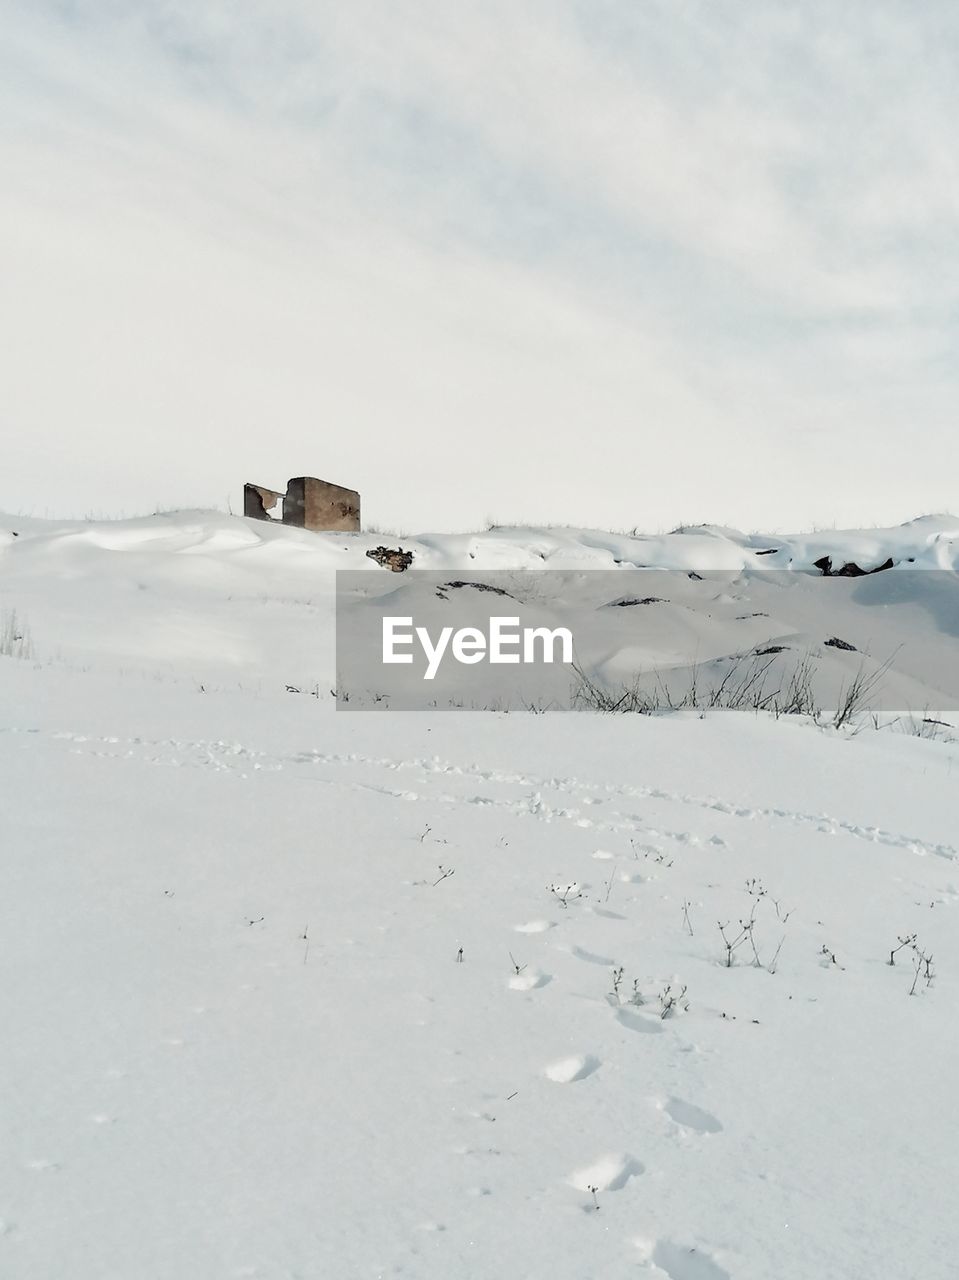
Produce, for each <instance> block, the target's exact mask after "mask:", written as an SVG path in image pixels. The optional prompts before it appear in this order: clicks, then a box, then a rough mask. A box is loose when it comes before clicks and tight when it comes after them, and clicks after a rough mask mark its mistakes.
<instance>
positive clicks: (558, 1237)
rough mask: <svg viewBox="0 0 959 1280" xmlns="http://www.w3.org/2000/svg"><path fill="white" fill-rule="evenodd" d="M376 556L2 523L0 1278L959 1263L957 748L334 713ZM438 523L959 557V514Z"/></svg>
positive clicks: (726, 548)
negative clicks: (829, 526) (858, 529)
mask: <svg viewBox="0 0 959 1280" xmlns="http://www.w3.org/2000/svg"><path fill="white" fill-rule="evenodd" d="M14 533H16V534H17V536H16V537H14V536H13V535H14ZM383 541H386V542H388V543H389V544H390V545H395V544H396V539H395V538H392V539H391V538H388V537H385V536H379V535H378V536H373V535H360V536H354V537H351V536H347V535H322V536H320V535H311V534H306V533H298V532H296V531H293V530H288V529H279V528H271V527H269V526H266V525H262V524H258V523H253V522H249V521H245V520H242V519H238V518H233V517H227V516H218V515H216V514H212V513H187V514H183V513H179V514H175V515H171V516H158V517H150V518H147V519H143V520H139V521H123V522H115V523H85V522H73V523H65V522H38V521H26V520H18V519H14V518H6V519H5V520H4V521H2V522H0V609H2V610H3V611H4V613H3V616H4V617H6V619H7V620H8V622H9V619H10V618H11V616H12V614H13V611H14V610H15V611H16V615H17V620H18V621H17V626H16V634H17V635H18V636H20V637H21V639H20V640H19V641H18V651H19V652H20V653H22V654H25V655H26V656H21V657H14V656H4V657H0V787H2V790H0V823H2V827H0V840H2V846H0V847H2V851H3V853H2V857H3V869H4V873H5V874H4V886H5V891H4V893H3V894H2V895H0V937H2V938H3V943H4V954H5V958H6V964H5V975H4V982H3V984H2V987H0V1025H2V1026H3V1028H4V1033H5V1034H4V1042H5V1048H4V1053H3V1055H2V1058H0V1089H2V1097H3V1100H4V1105H3V1112H4V1120H3V1126H4V1133H3V1141H2V1146H0V1274H2V1275H3V1276H4V1277H10V1278H11V1280H194V1278H196V1280H221V1278H222V1280H227V1278H232V1277H256V1278H258V1280H293V1278H296V1280H353V1277H357V1278H367V1277H368V1278H370V1280H373V1278H375V1277H389V1276H406V1277H411V1278H413V1280H420V1278H423V1280H434V1278H435V1280H459V1277H464V1278H467V1277H469V1278H475V1280H501V1278H506V1277H509V1278H511V1280H512V1278H513V1277H516V1278H517V1280H525V1278H529V1280H541V1278H542V1280H593V1278H595V1280H618V1278H619V1277H631V1276H637V1277H643V1276H646V1277H649V1278H650V1280H773V1278H775V1280H809V1277H814V1276H815V1277H820V1276H821V1277H824V1278H825V1277H828V1280H876V1278H879V1277H897V1278H899V1277H901V1278H903V1280H947V1277H953V1276H954V1275H955V1274H956V1273H957V1269H959V1227H957V1225H956V1218H955V1212H954V1207H953V1200H954V1193H953V1187H954V1184H955V1182H956V1180H957V1175H959V1144H957V1142H956V1137H955V1124H954V1116H955V1092H956V1083H955V1081H956V1067H957V1065H959V999H957V996H956V992H957V981H956V978H957V975H959V930H957V915H956V913H957V911H959V865H957V859H959V823H957V815H959V804H957V800H956V794H957V783H959V745H957V744H956V743H955V742H953V741H951V740H950V739H951V736H952V735H951V734H949V733H948V732H946V733H943V734H942V735H941V737H940V739H939V740H934V741H930V740H924V739H923V738H921V737H916V736H912V735H910V734H905V733H901V732H895V731H881V732H876V731H874V730H872V729H868V730H865V731H863V732H862V733H859V734H858V735H850V734H846V733H837V732H836V731H835V730H832V729H829V728H826V727H822V726H819V725H816V724H814V723H812V722H811V721H810V720H808V719H804V718H798V717H784V718H782V719H780V720H774V719H773V718H771V717H768V716H765V715H754V714H750V713H739V712H709V713H707V714H706V715H705V716H702V717H701V716H700V715H699V714H697V713H695V712H679V713H677V714H673V715H668V716H655V717H650V716H634V715H620V716H601V715H590V714H586V713H581V714H563V713H556V714H553V715H525V714H508V715H504V714H492V713H487V714H474V713H469V712H444V713H442V714H430V713H425V712H424V713H402V712H392V713H383V714H369V715H350V714H344V713H342V712H339V713H335V712H334V710H333V699H332V698H331V696H330V693H329V690H330V687H331V685H332V683H333V681H334V678H335V671H334V664H333V655H332V616H333V588H332V578H333V574H332V572H331V570H333V569H335V568H339V567H344V568H346V567H349V568H351V569H356V568H361V567H366V566H369V569H370V573H371V575H376V576H374V577H371V582H379V581H380V577H382V581H383V582H385V583H389V585H390V586H391V587H395V586H397V583H398V582H399V583H402V582H403V581H404V579H402V578H398V579H395V580H394V578H393V577H392V575H388V574H386V573H385V572H384V571H382V570H380V569H378V568H377V567H376V566H375V565H373V563H372V561H369V560H367V559H366V558H365V551H366V550H367V549H368V548H370V547H372V546H375V545H376V544H377V543H379V542H383ZM401 541H402V545H403V546H404V547H408V548H410V549H413V550H414V551H415V552H416V556H417V561H416V563H417V567H423V568H432V569H444V570H445V569H451V570H452V569H456V570H465V569H467V568H479V569H483V570H489V571H494V570H497V571H515V570H520V569H528V568H531V567H536V565H537V563H538V565H539V567H542V566H543V565H544V564H545V565H546V566H547V567H550V568H556V569H580V568H585V567H591V568H602V569H607V570H613V569H615V567H616V565H617V563H620V564H624V565H625V566H627V567H629V566H633V565H636V564H647V565H654V566H660V567H664V568H673V569H696V570H717V571H718V570H734V571H737V572H738V571H739V570H741V569H743V568H748V567H750V566H751V564H752V563H753V557H754V556H755V554H756V552H757V550H765V549H767V548H768V547H770V546H775V547H776V548H777V549H778V550H777V556H779V557H780V563H779V564H777V566H776V567H777V568H782V569H785V568H786V567H787V566H788V567H792V568H809V567H810V566H811V565H812V564H813V562H814V561H815V560H816V559H817V558H819V557H821V556H822V555H824V554H830V555H833V556H836V557H840V558H841V557H846V558H848V559H851V560H856V561H857V562H858V563H860V564H863V565H864V564H866V562H869V564H870V565H876V564H879V563H881V562H882V561H883V560H884V559H885V558H886V557H887V556H890V555H891V556H892V557H893V558H894V559H895V560H896V562H897V564H898V563H899V562H906V563H908V562H909V557H913V560H912V563H911V566H910V567H911V568H912V569H919V568H926V569H934V570H938V571H940V572H942V571H946V572H947V573H948V572H949V571H954V570H955V569H956V568H957V566H959V521H956V520H954V519H951V518H949V517H929V518H927V519H925V520H920V521H915V522H912V523H911V524H910V525H907V526H904V527H903V528H902V529H899V530H890V531H869V532H862V533H854V534H845V533H838V532H835V531H829V532H824V533H821V534H817V535H806V536H803V537H795V538H789V539H785V538H782V537H778V538H776V539H773V540H769V539H765V538H760V537H758V536H751V537H744V536H742V535H735V534H733V533H731V532H730V531H721V530H703V531H692V532H690V533H686V534H676V535H665V536H663V537H658V538H645V539H644V538H632V537H628V536H626V535H611V534H598V533H595V532H589V531H577V530H502V531H492V532H488V533H485V534H479V535H475V536H472V537H471V536H466V535H462V536H457V537H448V536H439V535H437V536H428V537H422V538H415V539H402V540H401ZM895 572H897V570H893V571H890V573H888V574H883V575H880V576H881V577H882V578H891V577H892V576H893V575H894V573H895ZM876 580H877V581H878V577H877V579H876ZM914 619H915V620H914V626H915V627H916V628H920V627H924V631H923V634H922V635H919V636H917V637H916V639H917V641H922V642H928V643H929V644H937V645H941V644H942V643H944V639H943V638H944V637H945V641H949V640H950V638H951V641H952V643H955V634H956V633H955V631H954V630H951V628H952V626H953V622H954V615H951V616H950V615H948V614H947V613H946V612H944V611H943V609H942V608H937V609H936V610H932V609H928V608H919V609H917V610H916V611H915V614H914ZM27 629H28V630H27ZM2 634H4V632H3V628H2V627H0V635H2ZM6 634H7V635H8V637H10V636H11V635H12V634H13V632H12V631H10V630H9V628H8V631H7V633H6ZM8 647H10V648H12V647H13V646H12V644H11V642H10V640H9V638H8ZM288 686H289V687H290V688H292V689H298V690H300V692H299V693H291V692H289V691H288ZM312 692H315V693H316V694H317V696H310V695H311V693H312ZM947 718H948V717H947ZM953 719H954V720H955V717H953ZM720 926H722V929H721V928H720ZM724 935H725V938H726V939H728V941H729V943H730V944H731V945H732V946H733V950H732V951H731V952H730V951H729V950H728V949H727V946H726V944H725V942H724ZM913 938H914V942H908V943H907V944H906V945H903V946H902V947H901V949H900V950H899V951H898V952H897V954H896V955H895V956H894V957H893V958H894V960H895V963H894V964H890V963H889V962H890V958H891V955H890V953H891V952H892V950H893V948H896V947H898V946H899V941H900V939H913ZM737 940H738V941H737ZM922 957H931V963H930V964H928V965H927V964H926V963H925V961H924V960H923V958H922ZM727 961H729V962H730V963H727ZM910 993H912V994H910Z"/></svg>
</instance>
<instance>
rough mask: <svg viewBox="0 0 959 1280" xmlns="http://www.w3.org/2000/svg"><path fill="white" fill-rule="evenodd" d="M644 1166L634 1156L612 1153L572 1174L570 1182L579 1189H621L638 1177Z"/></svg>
mask: <svg viewBox="0 0 959 1280" xmlns="http://www.w3.org/2000/svg"><path fill="white" fill-rule="evenodd" d="M642 1172H643V1166H642V1165H641V1164H640V1162H639V1161H638V1160H634V1159H633V1157H632V1156H628V1155H620V1154H612V1153H610V1154H609V1155H603V1156H600V1157H599V1158H598V1159H596V1160H594V1161H593V1163H592V1164H590V1165H587V1166H586V1168H585V1169H579V1170H577V1172H576V1173H574V1174H571V1175H570V1178H569V1184H570V1186H571V1187H576V1189H577V1190H578V1191H590V1190H591V1189H592V1188H593V1187H595V1188H596V1190H597V1191H620V1190H621V1189H622V1188H623V1187H625V1185H626V1183H627V1182H628V1181H629V1180H630V1178H635V1177H638V1176H639V1174H641V1173H642Z"/></svg>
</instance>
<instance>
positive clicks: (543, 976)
mask: <svg viewBox="0 0 959 1280" xmlns="http://www.w3.org/2000/svg"><path fill="white" fill-rule="evenodd" d="M552 980H553V979H552V975H551V974H549V973H538V972H537V971H536V970H535V969H532V970H531V969H524V970H523V972H522V973H514V974H513V976H512V977H511V978H510V980H509V987H510V990H511V991H535V990H537V988H539V987H545V986H546V984H547V983H548V982H552Z"/></svg>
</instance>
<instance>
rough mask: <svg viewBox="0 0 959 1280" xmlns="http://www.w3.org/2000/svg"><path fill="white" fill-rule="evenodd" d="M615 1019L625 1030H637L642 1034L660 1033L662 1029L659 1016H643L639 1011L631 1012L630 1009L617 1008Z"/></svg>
mask: <svg viewBox="0 0 959 1280" xmlns="http://www.w3.org/2000/svg"><path fill="white" fill-rule="evenodd" d="M616 1021H617V1022H618V1023H619V1024H620V1026H623V1027H625V1028H626V1030H627V1031H639V1032H641V1033H642V1034H643V1035H654V1036H655V1035H661V1034H662V1031H663V1023H662V1020H661V1019H660V1018H656V1019H653V1018H645V1017H643V1015H642V1014H641V1013H633V1012H632V1010H630V1009H619V1010H618V1011H617V1013H616Z"/></svg>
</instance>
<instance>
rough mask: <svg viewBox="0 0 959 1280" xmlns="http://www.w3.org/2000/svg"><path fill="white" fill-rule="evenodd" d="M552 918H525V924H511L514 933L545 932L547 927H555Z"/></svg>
mask: <svg viewBox="0 0 959 1280" xmlns="http://www.w3.org/2000/svg"><path fill="white" fill-rule="evenodd" d="M555 927H556V926H555V924H554V923H553V921H552V920H527V922H526V923H525V924H517V925H514V926H513V932H514V933H546V931H547V930H548V929H555Z"/></svg>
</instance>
